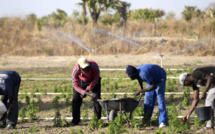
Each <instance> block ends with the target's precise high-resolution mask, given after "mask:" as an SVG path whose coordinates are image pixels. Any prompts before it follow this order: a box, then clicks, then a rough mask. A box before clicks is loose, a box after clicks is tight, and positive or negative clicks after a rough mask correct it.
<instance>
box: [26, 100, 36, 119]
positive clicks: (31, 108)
mask: <svg viewBox="0 0 215 134" xmlns="http://www.w3.org/2000/svg"><path fill="white" fill-rule="evenodd" d="M26 109H27V111H28V112H27V117H28V118H29V119H30V120H35V119H36V113H37V112H39V107H38V106H36V105H35V101H34V100H32V101H31V102H30V104H29V105H28V106H27V108H26Z"/></svg>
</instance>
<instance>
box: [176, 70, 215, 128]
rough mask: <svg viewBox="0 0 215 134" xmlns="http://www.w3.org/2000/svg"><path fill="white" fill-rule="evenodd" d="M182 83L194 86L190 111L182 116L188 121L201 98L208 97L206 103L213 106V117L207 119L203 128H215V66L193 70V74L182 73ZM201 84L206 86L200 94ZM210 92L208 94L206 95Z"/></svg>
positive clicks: (180, 78) (180, 79)
mask: <svg viewBox="0 0 215 134" xmlns="http://www.w3.org/2000/svg"><path fill="white" fill-rule="evenodd" d="M179 82H180V83H181V85H182V86H183V87H184V86H190V87H192V88H193V102H192V105H191V107H190V109H189V111H188V113H187V114H186V115H185V116H184V117H183V118H182V121H184V122H186V121H187V120H188V119H189V117H190V115H191V113H192V112H193V110H194V108H195V107H196V106H197V104H198V101H199V99H206V100H205V105H206V106H211V108H212V111H211V119H210V120H208V121H207V124H206V127H204V128H203V129H202V130H212V129H214V98H215V67H212V66H209V67H202V68H196V69H195V70H193V72H192V74H187V73H182V74H180V76H179ZM201 86H205V89H204V91H203V93H202V94H201V95H200V96H199V90H200V87H201ZM207 92H208V95H206V94H207Z"/></svg>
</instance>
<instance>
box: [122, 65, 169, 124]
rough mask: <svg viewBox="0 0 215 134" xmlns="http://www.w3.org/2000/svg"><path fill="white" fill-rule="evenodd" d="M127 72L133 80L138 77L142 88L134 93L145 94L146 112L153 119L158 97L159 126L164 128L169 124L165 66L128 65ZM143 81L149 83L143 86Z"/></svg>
mask: <svg viewBox="0 0 215 134" xmlns="http://www.w3.org/2000/svg"><path fill="white" fill-rule="evenodd" d="M126 74H127V75H128V77H130V79H131V80H135V79H137V80H138V82H139V85H140V88H141V89H140V90H138V91H136V92H135V93H134V95H136V96H137V95H139V94H140V93H143V94H145V97H144V113H145V115H146V113H147V114H149V118H148V119H149V120H150V119H151V116H152V112H153V109H154V105H155V101H156V98H157V102H158V108H159V127H160V128H163V127H166V125H168V117H167V111H166V103H165V86H166V72H165V70H164V69H163V68H161V67H160V66H158V65H155V64H143V65H140V66H138V67H136V68H135V67H134V66H131V65H128V66H127V68H126ZM143 82H146V83H147V87H146V88H143Z"/></svg>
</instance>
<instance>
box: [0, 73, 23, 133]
mask: <svg viewBox="0 0 215 134" xmlns="http://www.w3.org/2000/svg"><path fill="white" fill-rule="evenodd" d="M20 83H21V78H20V76H19V74H18V73H17V72H16V71H2V72H0V96H1V100H0V101H2V102H3V103H4V105H5V106H6V109H7V111H6V112H5V113H3V114H2V115H0V127H1V128H4V127H7V128H8V129H14V128H15V127H16V124H17V120H18V112H19V107H18V92H19V87H20Z"/></svg>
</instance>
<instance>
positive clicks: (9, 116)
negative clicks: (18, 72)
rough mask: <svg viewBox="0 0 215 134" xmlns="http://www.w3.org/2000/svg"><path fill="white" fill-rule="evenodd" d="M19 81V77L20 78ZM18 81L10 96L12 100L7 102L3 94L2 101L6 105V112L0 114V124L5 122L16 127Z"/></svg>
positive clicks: (2, 124) (6, 97)
mask: <svg viewBox="0 0 215 134" xmlns="http://www.w3.org/2000/svg"><path fill="white" fill-rule="evenodd" d="M20 82H21V79H20ZM20 82H19V83H17V85H16V86H15V87H14V90H13V91H14V95H13V98H12V102H11V103H10V104H8V100H9V98H8V96H7V95H5V96H4V99H3V100H2V102H3V103H4V104H5V106H7V112H5V113H4V114H3V115H1V116H0V125H1V126H6V124H11V125H12V126H13V127H16V124H17V120H18V113H19V105H18V93H19V87H20Z"/></svg>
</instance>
